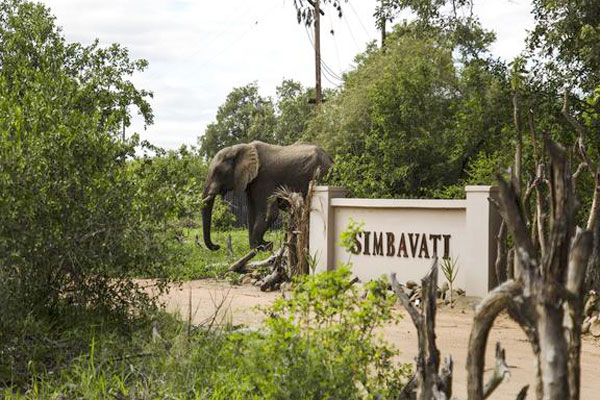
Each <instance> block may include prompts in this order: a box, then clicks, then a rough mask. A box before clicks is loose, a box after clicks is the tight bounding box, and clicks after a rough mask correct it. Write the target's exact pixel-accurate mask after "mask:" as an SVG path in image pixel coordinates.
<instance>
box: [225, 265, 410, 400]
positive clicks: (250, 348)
mask: <svg viewBox="0 0 600 400" xmlns="http://www.w3.org/2000/svg"><path fill="white" fill-rule="evenodd" d="M387 287H388V283H387V282H386V281H384V280H381V281H376V282H370V283H367V284H366V285H365V288H364V293H361V291H360V290H359V289H358V288H357V287H355V286H353V285H352V284H351V283H350V271H349V270H348V269H346V268H339V269H338V270H336V271H333V272H328V273H324V274H319V275H315V276H305V277H302V278H300V280H298V281H297V282H296V284H295V286H294V289H293V291H292V295H291V298H290V299H287V300H286V299H285V298H281V299H279V300H278V301H276V303H275V304H274V305H273V306H272V307H270V308H269V309H267V310H266V313H267V315H268V318H267V320H266V323H265V324H266V327H267V328H268V331H267V333H251V334H247V333H234V334H233V335H231V336H230V337H229V339H228V342H227V344H226V345H225V346H224V350H223V354H222V356H221V359H225V360H229V362H233V363H234V365H233V368H232V367H229V368H227V369H226V371H225V372H223V374H225V377H220V378H219V379H217V380H216V381H217V382H227V385H223V387H220V388H218V392H219V396H218V398H223V399H224V398H262V399H310V398H315V399H322V398H330V399H359V398H376V396H382V398H394V397H393V396H394V394H397V391H398V390H399V388H400V387H401V386H402V383H403V379H404V378H405V377H406V376H407V374H408V372H409V368H408V367H407V366H406V365H400V366H398V365H395V364H394V362H393V356H394V355H395V354H396V352H395V351H394V350H393V349H392V348H390V347H389V346H388V345H386V344H385V343H384V342H382V341H381V340H379V339H378V337H377V334H376V329H377V328H379V327H381V326H383V325H384V324H386V323H390V322H393V321H395V320H396V319H397V318H398V315H396V314H395V313H394V311H393V310H392V306H393V304H394V302H395V298H394V296H393V295H392V294H390V292H389V291H387ZM365 396H367V397H365Z"/></svg>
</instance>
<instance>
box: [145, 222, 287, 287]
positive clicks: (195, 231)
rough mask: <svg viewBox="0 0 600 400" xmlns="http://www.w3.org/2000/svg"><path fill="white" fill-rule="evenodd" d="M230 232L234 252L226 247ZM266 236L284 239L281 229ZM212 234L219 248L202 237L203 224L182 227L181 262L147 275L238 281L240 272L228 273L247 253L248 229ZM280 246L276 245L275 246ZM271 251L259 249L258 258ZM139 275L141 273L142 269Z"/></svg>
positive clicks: (248, 248)
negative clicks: (234, 263) (198, 226)
mask: <svg viewBox="0 0 600 400" xmlns="http://www.w3.org/2000/svg"><path fill="white" fill-rule="evenodd" d="M228 235H231V247H232V250H233V255H230V254H229V253H228V250H227V246H225V243H227V237H228ZM265 237H266V240H269V241H271V242H273V243H276V244H277V243H281V242H282V241H283V232H282V231H267V233H266V236H265ZM213 238H214V240H215V242H216V243H219V244H221V245H222V246H221V248H220V249H219V250H216V251H212V250H208V249H207V248H206V247H205V246H204V242H203V241H202V229H201V228H183V229H181V230H180V232H179V235H178V239H179V240H180V241H181V243H182V245H181V246H177V250H178V251H179V252H180V253H181V254H182V256H183V258H184V260H183V261H182V262H181V263H180V264H172V265H170V266H168V268H166V269H165V270H164V271H162V273H163V275H148V276H145V277H148V278H150V277H154V278H156V277H163V278H169V280H176V281H179V280H191V279H203V278H217V279H225V278H226V279H229V280H230V281H232V282H234V283H238V281H239V278H240V277H241V276H242V275H240V274H237V273H228V270H229V267H230V266H231V264H232V263H233V262H235V261H236V260H238V259H239V258H241V257H242V256H244V255H246V254H248V252H249V251H250V245H249V244H248V231H247V230H245V229H235V230H230V231H221V230H214V231H213ZM275 247H276V248H277V246H275ZM270 255H271V254H269V253H268V252H260V253H259V254H258V255H257V256H256V258H255V260H257V261H259V260H262V259H265V258H268V257H269V256H270ZM137 276H139V277H142V276H143V275H141V273H138V274H137Z"/></svg>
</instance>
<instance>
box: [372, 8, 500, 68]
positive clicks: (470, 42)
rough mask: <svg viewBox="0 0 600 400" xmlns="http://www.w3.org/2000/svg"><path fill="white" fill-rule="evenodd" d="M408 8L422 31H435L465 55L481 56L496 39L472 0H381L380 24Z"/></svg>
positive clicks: (378, 23)
mask: <svg viewBox="0 0 600 400" xmlns="http://www.w3.org/2000/svg"><path fill="white" fill-rule="evenodd" d="M403 10H409V11H411V12H412V13H413V14H414V15H415V16H416V19H415V21H414V23H415V24H416V26H417V27H418V30H419V32H421V33H422V34H423V33H424V34H426V35H427V34H428V35H431V34H433V35H435V36H437V37H438V38H440V39H441V40H442V41H444V42H445V43H446V44H448V45H450V46H451V47H455V48H456V49H457V50H458V51H459V52H460V54H461V55H462V57H463V58H465V59H466V58H479V57H480V55H481V54H482V53H485V52H486V50H487V47H488V46H489V45H490V44H491V43H492V42H493V41H494V40H495V35H494V33H493V32H490V31H487V30H485V29H484V28H483V27H482V26H481V24H480V23H479V20H478V19H477V17H476V16H474V15H473V0H452V1H450V0H381V1H378V2H377V5H376V7H375V19H376V24H377V26H378V27H380V26H382V24H383V23H384V22H385V21H390V22H391V21H393V20H394V19H395V18H396V17H397V16H398V15H399V13H400V12H401V11H403Z"/></svg>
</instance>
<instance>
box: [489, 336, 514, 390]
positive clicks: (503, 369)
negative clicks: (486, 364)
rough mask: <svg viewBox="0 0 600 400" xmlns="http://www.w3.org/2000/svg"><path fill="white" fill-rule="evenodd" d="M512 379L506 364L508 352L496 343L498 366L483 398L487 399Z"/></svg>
mask: <svg viewBox="0 0 600 400" xmlns="http://www.w3.org/2000/svg"><path fill="white" fill-rule="evenodd" d="M509 378H510V369H509V368H508V365H507V364H506V352H505V351H504V349H503V348H502V346H500V342H497V343H496V365H495V367H494V372H493V374H492V376H491V377H490V379H489V380H488V382H487V383H486V384H485V387H484V388H483V398H484V399H487V398H488V397H489V396H490V395H491V394H492V393H493V392H494V390H496V388H497V387H498V386H499V385H500V384H501V383H502V382H504V381H505V380H507V379H509Z"/></svg>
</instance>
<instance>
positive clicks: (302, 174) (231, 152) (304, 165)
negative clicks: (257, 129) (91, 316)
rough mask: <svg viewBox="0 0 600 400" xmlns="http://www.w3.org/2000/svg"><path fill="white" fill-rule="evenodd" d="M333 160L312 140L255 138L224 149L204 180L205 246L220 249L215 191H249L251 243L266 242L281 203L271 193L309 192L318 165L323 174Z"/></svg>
mask: <svg viewBox="0 0 600 400" xmlns="http://www.w3.org/2000/svg"><path fill="white" fill-rule="evenodd" d="M332 163H333V160H332V158H331V156H330V155H329V154H327V153H326V152H325V150H323V149H321V148H319V147H317V146H314V145H310V144H295V145H291V146H276V145H271V144H267V143H263V142H259V141H255V142H252V143H249V144H238V145H235V146H231V147H226V148H224V149H222V150H221V151H219V152H218V153H217V154H216V155H215V157H214V158H213V159H212V161H211V163H210V167H209V169H208V174H207V177H206V182H205V184H204V192H203V195H204V208H203V209H202V228H203V233H204V243H205V244H206V247H208V248H209V249H211V250H217V249H219V246H218V245H216V244H214V243H213V242H212V241H211V238H210V229H211V219H212V208H213V204H214V200H215V196H216V195H219V194H220V195H224V194H225V193H227V192H228V191H230V190H237V191H245V192H246V195H247V197H248V230H249V232H250V247H252V248H255V247H258V246H266V245H268V244H269V243H267V242H265V241H264V240H263V235H264V233H265V232H266V230H267V229H268V228H269V227H270V226H271V224H272V223H273V222H274V221H275V219H276V218H277V215H278V209H277V207H278V204H277V202H268V199H269V197H270V196H271V195H272V194H273V193H274V192H275V191H276V190H277V189H279V188H281V187H286V188H288V189H290V190H292V191H294V192H300V193H302V194H303V195H304V196H306V193H307V191H308V183H309V182H310V180H311V179H312V178H313V176H314V174H315V171H316V170H317V168H320V171H321V172H320V175H321V176H323V175H324V174H325V173H326V172H327V170H328V169H329V167H331V164H332ZM269 207H270V208H271V209H270V210H268V208H269ZM267 215H268V219H267Z"/></svg>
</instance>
